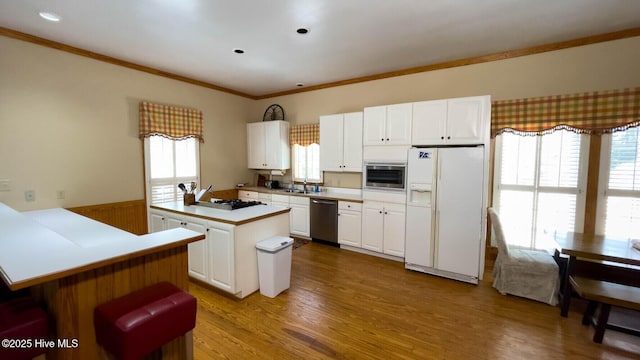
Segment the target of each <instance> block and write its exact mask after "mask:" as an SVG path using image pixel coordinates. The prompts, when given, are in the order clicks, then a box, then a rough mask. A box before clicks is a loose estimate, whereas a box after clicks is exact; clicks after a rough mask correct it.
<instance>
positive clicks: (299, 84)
mask: <svg viewBox="0 0 640 360" xmlns="http://www.w3.org/2000/svg"><path fill="white" fill-rule="evenodd" d="M296 86H298V87H300V86H304V84H303V83H297V84H296Z"/></svg>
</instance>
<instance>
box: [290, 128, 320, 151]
mask: <svg viewBox="0 0 640 360" xmlns="http://www.w3.org/2000/svg"><path fill="white" fill-rule="evenodd" d="M289 143H290V144H291V145H292V146H293V144H298V145H300V146H309V145H311V144H320V124H307V125H297V126H292V127H291V128H290V129H289Z"/></svg>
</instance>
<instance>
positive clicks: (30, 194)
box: [24, 190, 36, 202]
mask: <svg viewBox="0 0 640 360" xmlns="http://www.w3.org/2000/svg"><path fill="white" fill-rule="evenodd" d="M24 200H25V201H28V202H32V201H36V192H35V191H33V190H27V191H25V192H24Z"/></svg>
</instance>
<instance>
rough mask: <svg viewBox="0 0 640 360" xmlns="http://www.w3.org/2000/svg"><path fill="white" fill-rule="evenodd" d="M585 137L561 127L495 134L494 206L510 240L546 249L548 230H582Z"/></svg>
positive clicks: (517, 244) (516, 243)
mask: <svg viewBox="0 0 640 360" xmlns="http://www.w3.org/2000/svg"><path fill="white" fill-rule="evenodd" d="M588 141H589V140H588V137H587V136H586V135H579V134H576V133H573V132H569V131H566V130H558V131H554V132H553V133H551V134H547V135H542V136H520V135H514V134H511V133H504V134H502V135H499V136H497V137H496V156H495V172H494V178H495V179H494V192H493V197H494V198H493V206H494V207H495V208H496V209H497V210H498V212H499V213H500V217H501V218H502V219H503V220H504V221H503V224H504V227H505V229H504V231H505V236H506V238H507V242H508V243H509V244H510V245H515V246H520V247H526V248H538V249H545V248H549V247H550V244H549V243H548V242H547V241H546V240H547V237H546V236H545V234H547V233H552V232H554V231H558V232H566V231H582V225H583V224H582V223H583V221H584V220H583V219H584V215H583V213H584V201H585V191H584V190H583V189H584V187H585V183H586V176H587V174H586V171H587V166H586V164H587V160H588V159H587V157H588V155H587V154H588Z"/></svg>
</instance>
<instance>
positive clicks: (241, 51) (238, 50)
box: [233, 49, 244, 54]
mask: <svg viewBox="0 0 640 360" xmlns="http://www.w3.org/2000/svg"><path fill="white" fill-rule="evenodd" d="M233 52H234V53H236V54H244V50H242V49H233Z"/></svg>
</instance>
